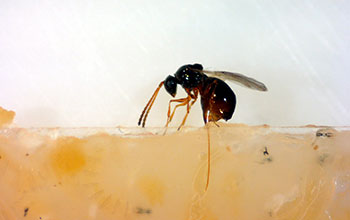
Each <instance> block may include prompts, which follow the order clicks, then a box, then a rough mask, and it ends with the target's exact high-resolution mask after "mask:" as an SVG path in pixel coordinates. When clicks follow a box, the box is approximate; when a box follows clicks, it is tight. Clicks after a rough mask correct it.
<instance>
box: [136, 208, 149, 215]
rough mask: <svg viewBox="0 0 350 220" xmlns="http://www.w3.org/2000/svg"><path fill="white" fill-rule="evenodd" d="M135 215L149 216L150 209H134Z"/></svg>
mask: <svg viewBox="0 0 350 220" xmlns="http://www.w3.org/2000/svg"><path fill="white" fill-rule="evenodd" d="M136 213H137V214H151V213H152V210H151V209H144V208H140V207H137V208H136Z"/></svg>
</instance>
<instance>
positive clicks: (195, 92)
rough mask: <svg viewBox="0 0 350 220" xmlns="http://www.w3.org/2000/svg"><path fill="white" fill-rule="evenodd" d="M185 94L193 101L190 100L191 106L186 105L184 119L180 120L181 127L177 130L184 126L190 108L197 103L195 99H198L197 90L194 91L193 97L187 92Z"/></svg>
mask: <svg viewBox="0 0 350 220" xmlns="http://www.w3.org/2000/svg"><path fill="white" fill-rule="evenodd" d="M187 93H188V94H189V96H191V98H193V100H192V102H191V104H187V112H186V115H185V117H184V119H183V120H182V123H181V125H180V126H179V128H178V129H177V130H180V129H181V128H182V126H184V124H185V122H186V119H187V116H188V114H189V113H190V110H191V107H192V105H193V104H194V103H195V102H196V101H197V98H198V90H194V95H191V93H190V92H188V91H187Z"/></svg>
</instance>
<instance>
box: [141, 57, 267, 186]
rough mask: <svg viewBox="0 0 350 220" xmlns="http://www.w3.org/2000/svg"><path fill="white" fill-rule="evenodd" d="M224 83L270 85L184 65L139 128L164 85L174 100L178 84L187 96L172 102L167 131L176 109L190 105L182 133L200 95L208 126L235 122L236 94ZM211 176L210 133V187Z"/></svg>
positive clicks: (261, 87) (257, 87)
mask: <svg viewBox="0 0 350 220" xmlns="http://www.w3.org/2000/svg"><path fill="white" fill-rule="evenodd" d="M224 80H230V81H234V82H237V83H238V84H240V85H243V86H245V87H247V88H250V89H254V90H258V91H267V88H266V86H265V85H264V84H263V83H262V82H259V81H257V80H255V79H253V78H250V77H247V76H244V75H242V74H240V73H233V72H227V71H209V70H203V66H202V65H201V64H198V63H195V64H187V65H183V66H181V67H180V68H179V69H178V70H177V71H176V73H175V74H174V75H173V76H172V75H169V76H168V77H167V78H166V79H165V80H164V81H162V82H160V83H159V85H158V87H157V89H156V90H155V91H154V93H153V95H152V97H151V98H150V100H149V101H148V103H147V104H146V106H145V108H144V109H143V111H142V113H141V116H140V118H139V121H138V125H139V126H140V125H142V127H145V124H146V119H147V116H148V114H149V112H150V110H151V108H152V105H153V103H154V101H155V99H156V97H157V95H158V93H159V90H160V89H161V87H162V86H163V85H164V87H165V90H166V91H167V92H168V93H169V94H170V95H171V96H172V97H175V96H176V91H177V85H178V84H179V85H181V86H182V88H183V89H184V90H185V91H186V93H187V97H185V98H180V99H172V100H170V101H169V106H168V113H167V122H166V125H165V127H166V128H167V127H168V125H169V123H170V122H171V120H172V119H173V116H174V114H175V111H176V109H177V108H178V107H180V106H186V108H187V111H186V115H185V117H184V118H183V120H182V123H181V124H180V126H179V127H178V130H180V129H181V127H182V126H184V124H185V122H186V119H187V116H188V114H189V112H190V110H191V107H192V105H193V104H194V103H195V102H196V101H197V99H198V96H199V95H200V98H201V106H202V110H203V120H204V124H207V123H208V122H214V123H215V122H217V121H219V120H221V119H224V120H226V121H227V120H229V119H231V118H232V115H233V113H234V111H235V108H236V95H235V93H234V92H233V91H232V89H231V88H230V87H229V86H228V85H227V84H226V83H225V82H224ZM173 102H176V103H178V104H177V105H176V106H175V107H174V109H173V111H172V112H171V103H173ZM209 173H210V139H209V132H208V176H207V186H206V188H207V187H208V184H209Z"/></svg>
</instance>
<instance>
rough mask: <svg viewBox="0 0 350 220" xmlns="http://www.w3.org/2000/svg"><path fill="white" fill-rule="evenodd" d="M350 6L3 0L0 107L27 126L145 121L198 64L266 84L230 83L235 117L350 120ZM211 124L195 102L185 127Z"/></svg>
mask: <svg viewBox="0 0 350 220" xmlns="http://www.w3.org/2000/svg"><path fill="white" fill-rule="evenodd" d="M349 12H350V1H348V0H307V1H305V0H300V1H298V0H297V1H292V0H291V1H284V0H266V1H259V0H235V1H233V0H226V1H218V0H215V1H214V0H213V1H208V0H201V1H189V0H177V1H163V0H148V1H135V0H119V1H118V0H115V1H112V0H99V1H97V0H96V1H92V0H84V1H83V0H77V1H74V0H73V1H72V0H50V1H34V0H23V1H18V0H17V1H16V0H1V1H0V106H2V107H4V108H6V109H11V110H14V111H16V113H17V116H16V119H15V122H16V123H17V124H18V125H20V126H34V127H36V126H108V127H109V126H118V125H121V126H136V123H137V120H138V117H139V115H140V113H141V111H142V109H143V107H144V105H145V104H146V102H147V101H148V99H149V98H150V96H151V95H152V93H153V91H154V90H155V88H156V86H157V85H158V84H159V82H160V81H162V80H164V79H165V77H166V76H168V75H169V74H173V73H174V72H175V71H176V70H177V68H178V67H180V66H181V65H183V64H187V63H194V62H198V63H202V64H203V66H204V67H205V68H207V69H210V70H227V71H235V72H240V73H243V74H245V75H248V76H251V77H254V78H256V79H258V80H259V81H262V82H264V83H265V84H266V85H267V87H268V89H269V91H268V92H267V93H262V92H256V91H253V90H249V89H246V88H243V87H240V86H237V85H235V84H232V83H229V85H230V86H231V88H232V89H233V90H234V91H235V93H236V95H237V99H238V103H237V108H236V112H235V114H234V116H233V118H232V119H231V120H230V121H229V122H230V123H247V124H253V125H254V124H270V125H276V126H280V125H305V124H317V125H350V114H349V111H350V101H349V98H348V96H349V87H350V86H349V79H350V76H349V71H350V59H349V58H350V55H349V54H350V13H349ZM181 90H182V89H181V88H178V91H179V92H178V96H177V97H181V96H184V95H185V93H184V92H183V91H181ZM170 98H171V97H170V96H169V95H168V94H167V93H166V92H165V90H164V88H163V89H162V90H161V92H160V95H159V97H158V99H157V100H156V102H155V105H154V109H152V111H151V113H150V115H149V118H148V119H149V120H148V122H147V125H148V126H163V125H164V124H165V121H166V111H167V103H168V100H169V99H170ZM183 113H184V112H183V111H179V112H178V114H177V116H178V117H176V118H175V119H174V123H173V124H172V125H173V126H176V125H178V124H179V123H180V122H181V118H182V116H183ZM202 124H203V121H202V113H201V108H200V102H198V103H196V105H195V107H194V108H193V110H192V112H191V113H190V116H189V119H188V123H187V125H194V126H201V125H202Z"/></svg>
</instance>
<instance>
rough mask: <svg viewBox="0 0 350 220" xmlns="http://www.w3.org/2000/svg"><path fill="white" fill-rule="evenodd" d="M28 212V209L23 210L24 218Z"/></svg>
mask: <svg viewBox="0 0 350 220" xmlns="http://www.w3.org/2000/svg"><path fill="white" fill-rule="evenodd" d="M28 211H29V208H25V209H24V217H26V216H27V214H28Z"/></svg>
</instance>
